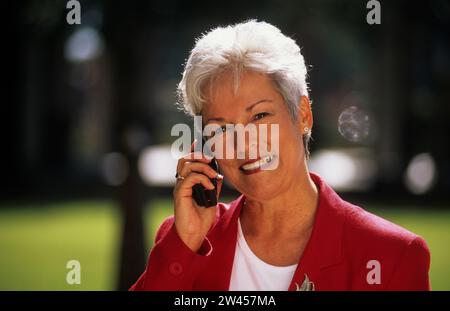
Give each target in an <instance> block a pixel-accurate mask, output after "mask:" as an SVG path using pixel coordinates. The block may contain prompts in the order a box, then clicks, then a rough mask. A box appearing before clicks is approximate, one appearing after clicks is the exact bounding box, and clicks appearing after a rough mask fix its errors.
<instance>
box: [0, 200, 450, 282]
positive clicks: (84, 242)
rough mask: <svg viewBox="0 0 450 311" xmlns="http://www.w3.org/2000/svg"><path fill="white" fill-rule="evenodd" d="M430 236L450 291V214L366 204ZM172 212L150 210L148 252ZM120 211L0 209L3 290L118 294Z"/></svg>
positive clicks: (108, 206) (96, 206) (166, 204)
mask: <svg viewBox="0 0 450 311" xmlns="http://www.w3.org/2000/svg"><path fill="white" fill-rule="evenodd" d="M364 207H365V208H367V209H368V210H370V211H371V212H373V213H375V214H377V215H379V216H382V217H385V218H386V219H389V220H391V221H393V222H395V223H397V224H399V225H401V226H403V227H405V228H407V229H409V230H411V231H413V232H415V233H417V234H419V235H421V236H422V237H424V238H425V240H426V241H427V243H428V246H429V248H430V251H431V271H430V278H431V285H432V288H433V290H450V282H449V280H450V269H449V268H448V264H449V263H450V253H449V252H448V247H449V245H450V211H448V210H443V209H433V210H424V209H422V208H418V207H413V206H408V207H405V206H383V208H379V207H377V206H372V205H368V206H364ZM171 214H172V206H171V202H170V201H169V200H156V201H154V202H150V203H148V204H147V206H146V208H145V213H144V215H145V217H144V218H145V230H146V233H145V236H146V240H147V241H146V245H147V252H148V251H149V249H150V247H151V245H152V243H153V239H154V234H155V232H156V229H157V228H158V226H159V224H160V223H161V222H162V220H163V219H164V218H165V217H167V216H169V215H171ZM120 230H121V221H120V217H119V211H118V208H117V206H116V204H115V203H114V202H111V201H80V202H55V203H49V204H42V205H41V206H39V209H37V208H35V206H32V205H23V206H3V207H2V208H1V209H0V250H1V253H2V255H1V256H0V280H1V282H0V290H114V289H115V287H116V284H117V271H118V261H117V258H118V252H119V249H118V246H119V245H118V241H119V235H120ZM71 259H76V260H78V261H79V262H80V264H81V275H82V279H81V284H80V285H68V284H67V282H66V274H67V272H68V269H66V263H67V261H69V260H71Z"/></svg>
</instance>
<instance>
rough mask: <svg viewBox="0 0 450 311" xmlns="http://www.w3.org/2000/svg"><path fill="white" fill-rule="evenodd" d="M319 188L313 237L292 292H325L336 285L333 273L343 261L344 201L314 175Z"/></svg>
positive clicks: (294, 280)
mask: <svg viewBox="0 0 450 311" xmlns="http://www.w3.org/2000/svg"><path fill="white" fill-rule="evenodd" d="M310 176H311V178H312V179H313V181H314V183H315V184H316V185H317V186H318V188H319V202H318V207H317V211H316V216H315V220H314V227H313V230H312V233H311V237H310V239H309V241H308V243H307V245H306V248H305V250H304V252H303V255H302V257H301V258H300V261H299V263H298V267H297V270H296V271H295V273H294V276H293V278H292V281H291V284H290V286H289V290H291V291H296V290H323V289H324V287H326V288H328V287H329V284H330V282H333V274H332V271H330V270H329V271H323V270H325V269H326V268H328V267H331V266H335V265H338V264H340V263H341V262H342V233H343V217H341V213H342V210H341V209H340V208H339V207H340V206H341V202H342V199H341V198H340V197H339V196H338V195H337V194H336V193H335V192H334V191H333V189H331V188H330V187H329V186H328V185H327V184H326V183H325V182H324V181H323V180H322V179H321V178H320V177H319V176H318V175H316V174H314V173H310Z"/></svg>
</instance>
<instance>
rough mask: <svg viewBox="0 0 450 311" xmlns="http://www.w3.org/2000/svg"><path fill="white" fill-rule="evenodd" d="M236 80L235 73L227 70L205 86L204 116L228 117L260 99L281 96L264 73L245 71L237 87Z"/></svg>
mask: <svg viewBox="0 0 450 311" xmlns="http://www.w3.org/2000/svg"><path fill="white" fill-rule="evenodd" d="M235 82H236V81H235V76H234V74H233V73H232V72H231V71H226V72H224V73H222V74H221V75H220V76H218V77H217V78H216V79H215V80H214V81H213V82H212V83H211V84H209V85H207V86H206V87H205V95H207V96H206V102H205V103H204V105H203V111H202V114H203V117H216V116H219V117H226V115H227V114H230V113H233V112H236V111H237V110H240V109H241V108H242V109H245V108H246V107H247V106H248V105H250V104H252V103H253V102H256V101H258V100H261V99H271V100H275V99H276V98H277V97H281V95H280V94H279V93H278V92H277V90H276V89H275V86H274V83H273V81H272V80H271V79H270V78H269V77H268V76H267V75H266V74H263V73H258V72H253V71H243V72H242V73H241V75H240V76H239V79H238V82H239V83H238V87H235Z"/></svg>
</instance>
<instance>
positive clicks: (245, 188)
mask: <svg viewBox="0 0 450 311" xmlns="http://www.w3.org/2000/svg"><path fill="white" fill-rule="evenodd" d="M280 187H281V185H280V184H279V183H277V182H274V180H273V179H268V180H265V179H264V178H261V179H260V180H256V181H255V182H254V183H251V184H250V183H247V184H245V185H242V186H241V187H239V188H241V189H242V191H239V192H241V193H242V194H244V195H245V196H248V197H249V198H252V199H256V200H269V199H272V198H273V197H275V196H276V195H277V193H278V192H279V191H280Z"/></svg>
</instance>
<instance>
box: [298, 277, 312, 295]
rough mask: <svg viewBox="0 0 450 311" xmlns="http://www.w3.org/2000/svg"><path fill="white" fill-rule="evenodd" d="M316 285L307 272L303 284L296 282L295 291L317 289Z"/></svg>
mask: <svg viewBox="0 0 450 311" xmlns="http://www.w3.org/2000/svg"><path fill="white" fill-rule="evenodd" d="M315 290H316V287H315V286H314V282H310V281H309V278H308V276H307V275H306V274H305V280H304V281H303V283H302V285H301V286H300V287H299V286H298V284H297V283H295V291H297V292H299V291H308V292H309V291H315Z"/></svg>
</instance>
